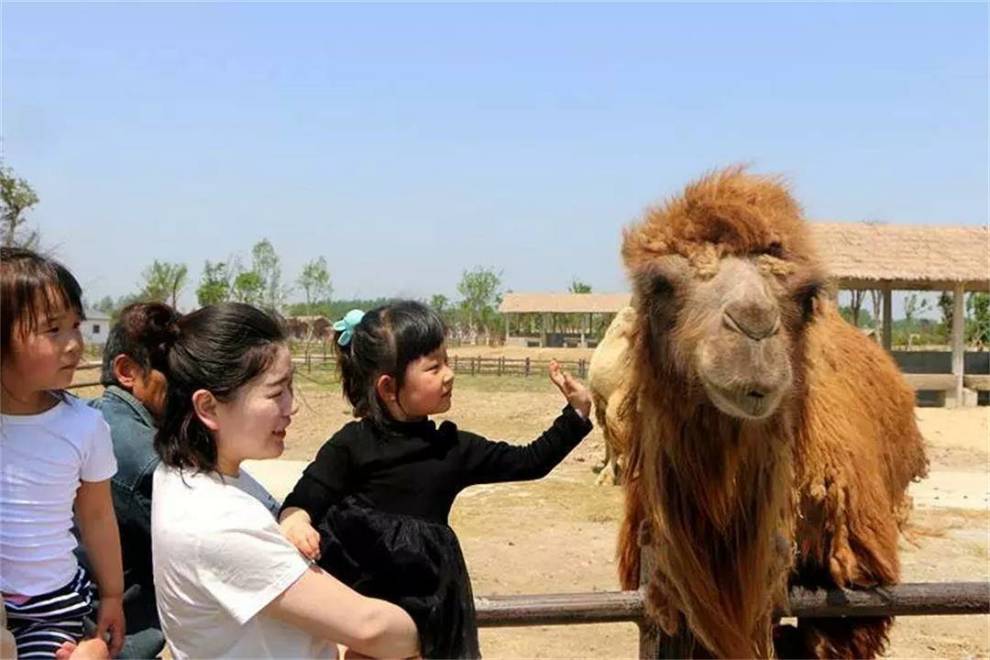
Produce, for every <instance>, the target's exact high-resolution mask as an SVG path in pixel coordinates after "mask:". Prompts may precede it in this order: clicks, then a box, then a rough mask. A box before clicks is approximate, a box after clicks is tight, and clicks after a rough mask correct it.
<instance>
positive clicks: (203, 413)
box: [192, 390, 220, 431]
mask: <svg viewBox="0 0 990 660" xmlns="http://www.w3.org/2000/svg"><path fill="white" fill-rule="evenodd" d="M192 404H193V410H194V411H195V412H196V416H197V417H199V421H201V422H203V426H205V427H206V428H208V429H210V430H211V431H216V430H218V429H219V428H220V420H219V419H218V417H217V398H216V397H215V396H213V392H210V391H208V390H196V391H195V392H193V395H192Z"/></svg>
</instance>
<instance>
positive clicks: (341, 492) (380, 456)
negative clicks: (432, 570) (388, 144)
mask: <svg viewBox="0 0 990 660" xmlns="http://www.w3.org/2000/svg"><path fill="white" fill-rule="evenodd" d="M591 427H592V424H591V422H590V421H589V420H587V419H585V418H583V417H581V416H580V415H578V414H577V412H576V411H575V410H574V409H573V408H572V407H571V406H570V405H568V406H566V407H565V408H564V410H563V411H562V412H561V414H560V416H559V417H557V419H556V420H554V422H553V425H551V427H550V428H549V429H547V430H546V431H544V433H543V434H542V435H541V436H540V437H539V438H538V439H536V440H535V441H533V442H531V443H530V444H528V445H525V446H518V445H510V444H508V443H506V442H492V441H490V440H486V439H485V438H483V437H481V436H479V435H475V434H474V433H469V432H467V431H461V430H458V428H457V426H456V425H454V423H453V422H449V421H445V422H443V423H442V424H440V425H439V427H438V426H437V425H436V424H435V423H434V422H433V421H430V420H424V421H420V422H388V423H386V424H385V425H383V426H379V425H376V424H374V423H373V422H371V421H370V420H368V419H362V420H359V421H355V422H351V423H349V424H347V425H345V426H344V427H343V428H342V429H340V431H338V432H337V433H335V434H334V436H333V437H332V438H330V440H328V441H327V442H326V443H325V444H324V445H323V447H322V448H321V449H320V451H319V453H317V455H316V459H315V460H314V461H313V462H312V463H310V464H309V466H308V467H307V468H306V470H305V471H304V472H303V475H302V477H301V478H300V479H299V482H298V483H297V484H296V486H295V488H294V489H293V490H292V493H290V494H289V496H288V497H287V498H286V499H285V502H284V504H283V505H282V506H283V509H285V508H288V507H299V508H301V509H304V510H305V511H306V512H307V513H309V516H310V519H311V520H312V521H313V522H314V524H315V523H316V522H317V521H319V520H321V519H322V518H323V516H324V515H325V514H326V512H327V509H329V507H330V506H332V505H333V504H335V503H337V502H339V501H340V500H342V499H343V498H344V497H347V496H354V497H355V498H356V499H357V500H358V501H360V502H361V503H362V504H363V505H364V506H367V507H370V508H373V509H378V510H381V511H384V512H388V513H396V514H404V515H413V516H417V517H419V518H423V519H426V520H429V521H432V522H439V523H442V524H447V516H448V515H449V513H450V508H451V506H452V505H453V503H454V498H456V497H457V494H458V493H459V492H460V491H461V490H463V489H464V488H467V487H468V486H471V485H474V484H484V483H496V482H503V481H525V480H529V479H539V478H540V477H543V476H546V475H547V474H548V473H549V472H550V470H552V469H553V468H554V466H556V465H557V464H558V463H560V461H562V460H563V459H564V457H565V456H567V454H568V453H569V452H570V451H571V450H572V449H573V448H574V447H575V446H577V444H578V443H579V442H580V441H581V439H582V438H584V437H585V436H586V435H587V434H588V432H589V431H591Z"/></svg>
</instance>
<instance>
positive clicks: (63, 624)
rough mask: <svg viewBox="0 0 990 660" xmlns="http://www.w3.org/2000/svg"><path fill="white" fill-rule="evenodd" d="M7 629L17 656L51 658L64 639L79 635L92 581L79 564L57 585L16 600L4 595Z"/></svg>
mask: <svg viewBox="0 0 990 660" xmlns="http://www.w3.org/2000/svg"><path fill="white" fill-rule="evenodd" d="M3 605H4V608H5V609H6V610H7V629H8V630H10V632H11V633H13V635H14V639H15V640H16V641H17V657H18V658H54V657H55V651H57V650H58V647H60V646H61V645H62V644H63V643H64V642H78V641H79V640H80V639H82V637H83V617H85V616H87V615H89V614H90V613H91V612H92V611H93V583H92V582H90V580H89V576H88V575H87V574H86V571H84V570H83V569H82V567H81V566H80V567H79V570H78V571H76V576H75V577H74V578H73V579H72V582H70V583H69V584H67V585H65V586H64V587H62V588H61V589H56V590H55V591H52V592H51V593H47V594H42V595H40V596H31V597H30V598H28V599H27V600H24V601H21V602H17V601H15V600H14V599H8V598H5V599H4V602H3Z"/></svg>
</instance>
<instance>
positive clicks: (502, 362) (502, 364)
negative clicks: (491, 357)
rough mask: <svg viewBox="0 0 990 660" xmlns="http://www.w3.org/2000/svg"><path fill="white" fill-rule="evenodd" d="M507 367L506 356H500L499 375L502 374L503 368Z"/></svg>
mask: <svg viewBox="0 0 990 660" xmlns="http://www.w3.org/2000/svg"><path fill="white" fill-rule="evenodd" d="M504 368H505V356H504V355H500V356H498V375H499V376H501V375H502V370H503V369H504Z"/></svg>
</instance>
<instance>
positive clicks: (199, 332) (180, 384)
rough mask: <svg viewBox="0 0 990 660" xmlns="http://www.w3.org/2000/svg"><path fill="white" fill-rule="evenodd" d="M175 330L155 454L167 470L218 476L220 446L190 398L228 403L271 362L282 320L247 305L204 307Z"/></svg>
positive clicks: (281, 337)
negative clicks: (205, 396)
mask: <svg viewBox="0 0 990 660" xmlns="http://www.w3.org/2000/svg"><path fill="white" fill-rule="evenodd" d="M171 327H173V328H174V334H173V337H172V342H171V347H170V348H169V351H168V365H167V368H166V370H165V377H166V378H167V380H168V389H167V393H166V395H165V414H164V415H163V416H162V423H161V426H159V428H158V433H157V434H156V435H155V451H156V452H158V455H159V456H160V457H161V459H162V462H163V463H164V464H165V465H168V466H171V467H178V468H192V469H194V470H197V471H200V472H209V471H215V470H216V469H217V445H216V441H215V440H214V438H213V435H212V434H211V433H210V431H209V429H207V428H206V426H204V425H203V422H202V421H200V419H199V417H198V416H197V415H196V411H195V410H194V409H193V403H192V395H193V393H194V392H196V391H197V390H207V391H209V392H211V393H212V394H213V396H215V397H216V398H217V399H218V400H220V401H229V400H230V399H231V398H233V396H234V394H235V392H236V391H237V390H238V388H240V387H241V386H243V385H244V384H245V383H248V382H249V381H251V380H252V379H253V378H254V377H255V376H257V375H258V374H260V373H262V372H263V371H264V370H265V369H267V368H268V366H269V365H270V364H271V363H272V360H273V359H274V357H275V354H276V352H277V350H278V347H279V345H280V344H282V343H283V342H284V341H285V339H286V335H285V329H284V328H283V327H282V323H281V321H280V320H279V319H277V318H275V317H274V316H271V315H269V314H267V313H265V312H263V311H261V310H260V309H257V308H255V307H252V306H251V305H245V304H243V303H221V304H218V305H210V306H208V307H203V308H202V309H198V310H196V311H195V312H191V313H189V314H186V315H184V316H182V317H180V318H179V320H178V322H177V323H175V324H174V325H173V326H171Z"/></svg>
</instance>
